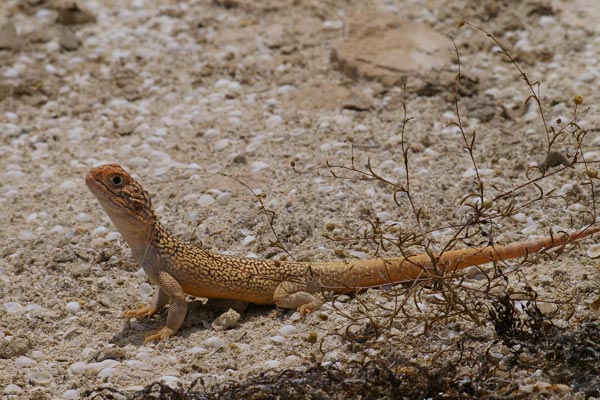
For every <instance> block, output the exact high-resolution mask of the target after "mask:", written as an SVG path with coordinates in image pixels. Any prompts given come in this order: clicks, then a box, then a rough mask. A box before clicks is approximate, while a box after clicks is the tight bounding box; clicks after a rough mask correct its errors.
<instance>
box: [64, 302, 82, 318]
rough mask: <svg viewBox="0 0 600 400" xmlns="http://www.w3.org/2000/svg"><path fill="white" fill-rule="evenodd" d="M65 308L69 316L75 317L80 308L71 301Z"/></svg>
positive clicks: (76, 303)
mask: <svg viewBox="0 0 600 400" xmlns="http://www.w3.org/2000/svg"><path fill="white" fill-rule="evenodd" d="M65 308H66V310H67V312H68V313H69V314H72V315H76V314H77V313H78V312H79V310H80V309H81V306H80V305H79V303H78V302H76V301H71V302H69V303H67V305H66V307H65Z"/></svg>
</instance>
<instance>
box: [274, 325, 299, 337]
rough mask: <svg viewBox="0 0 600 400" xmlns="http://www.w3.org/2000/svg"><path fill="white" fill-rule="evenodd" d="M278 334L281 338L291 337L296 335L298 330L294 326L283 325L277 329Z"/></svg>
mask: <svg viewBox="0 0 600 400" xmlns="http://www.w3.org/2000/svg"><path fill="white" fill-rule="evenodd" d="M279 333H280V334H281V335H283V336H291V335H295V334H296V333H298V328H296V327H295V326H294V325H284V326H282V327H281V328H280V329H279Z"/></svg>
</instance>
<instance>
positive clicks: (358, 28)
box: [331, 11, 453, 84]
mask: <svg viewBox="0 0 600 400" xmlns="http://www.w3.org/2000/svg"><path fill="white" fill-rule="evenodd" d="M452 54H453V53H452V42H451V41H450V39H448V38H447V37H446V36H444V35H442V34H441V33H439V32H437V31H436V30H434V29H433V28H431V27H429V26H427V25H425V24H421V23H418V22H411V21H399V20H397V19H396V18H394V17H393V16H392V15H390V14H385V13H381V12H374V11H367V12H363V13H359V14H354V15H352V16H350V17H349V19H348V35H347V37H346V38H345V39H343V40H342V41H341V42H339V43H337V45H336V46H335V47H334V49H333V50H332V52H331V61H332V62H333V63H334V64H336V65H337V67H338V68H339V69H340V70H341V71H342V72H344V73H345V74H346V75H348V76H349V77H351V78H353V79H359V78H366V79H375V80H379V81H381V82H382V83H384V84H394V83H396V82H398V81H399V80H400V79H401V78H402V77H404V76H406V75H408V74H421V73H426V72H428V71H430V70H434V69H440V68H443V67H446V66H449V65H451V63H452Z"/></svg>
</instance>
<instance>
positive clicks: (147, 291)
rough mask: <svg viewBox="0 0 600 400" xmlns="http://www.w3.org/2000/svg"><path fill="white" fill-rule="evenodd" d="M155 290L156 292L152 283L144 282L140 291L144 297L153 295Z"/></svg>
mask: <svg viewBox="0 0 600 400" xmlns="http://www.w3.org/2000/svg"><path fill="white" fill-rule="evenodd" d="M153 292H154V289H153V288H152V285H150V284H149V283H147V282H144V283H142V284H140V287H139V293H140V296H141V297H142V298H144V299H147V298H149V297H150V296H152V293H153Z"/></svg>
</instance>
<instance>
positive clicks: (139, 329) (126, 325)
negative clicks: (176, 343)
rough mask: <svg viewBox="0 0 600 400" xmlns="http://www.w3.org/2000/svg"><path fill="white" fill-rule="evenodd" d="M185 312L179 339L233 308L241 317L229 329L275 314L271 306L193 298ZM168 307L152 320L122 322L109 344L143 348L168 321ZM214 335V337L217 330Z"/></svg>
mask: <svg viewBox="0 0 600 400" xmlns="http://www.w3.org/2000/svg"><path fill="white" fill-rule="evenodd" d="M187 304H188V310H187V315H186V318H185V321H184V322H183V325H182V326H181V328H180V329H179V330H178V331H177V333H176V334H175V335H176V336H178V337H181V338H188V337H190V336H191V335H192V334H194V333H196V332H198V331H204V330H212V329H213V328H212V325H211V324H212V322H213V321H214V320H215V319H217V318H218V317H219V316H220V315H222V314H223V313H225V312H227V311H228V310H229V309H233V310H235V311H236V312H238V313H239V314H240V318H239V320H238V321H237V322H235V325H234V326H233V327H232V328H233V329H235V328H236V327H239V326H240V325H243V324H244V323H245V322H248V321H249V320H250V319H253V318H254V317H265V316H269V315H270V314H274V313H277V311H276V308H274V307H273V306H272V305H258V304H251V303H247V302H244V301H237V300H226V299H209V300H208V301H206V300H204V301H202V300H199V299H193V300H191V301H188V303H187ZM167 313H168V305H167V306H166V307H165V308H164V309H162V310H161V311H160V312H158V313H157V314H156V315H154V316H153V317H151V318H140V319H136V320H131V322H130V320H129V319H127V318H124V319H123V325H122V327H121V331H120V332H118V333H116V334H115V335H114V336H113V337H112V339H111V340H110V342H111V343H114V344H116V345H118V346H125V345H127V344H132V345H135V346H142V345H144V339H145V337H146V336H148V335H149V334H152V333H154V332H156V331H157V330H158V329H160V328H161V327H163V326H164V325H165V324H166V322H167ZM213 333H215V334H217V331H214V332H213Z"/></svg>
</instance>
